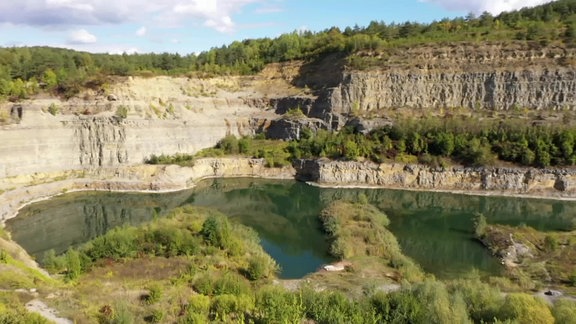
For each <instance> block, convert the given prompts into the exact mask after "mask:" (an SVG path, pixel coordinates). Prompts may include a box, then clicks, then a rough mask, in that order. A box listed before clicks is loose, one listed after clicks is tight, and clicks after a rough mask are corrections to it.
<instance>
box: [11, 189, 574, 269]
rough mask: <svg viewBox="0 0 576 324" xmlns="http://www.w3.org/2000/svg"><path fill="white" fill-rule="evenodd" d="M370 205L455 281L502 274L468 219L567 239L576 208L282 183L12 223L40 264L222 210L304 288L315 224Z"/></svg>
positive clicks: (82, 196)
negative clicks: (338, 204)
mask: <svg viewBox="0 0 576 324" xmlns="http://www.w3.org/2000/svg"><path fill="white" fill-rule="evenodd" d="M360 194H363V195H366V196H367V197H368V199H369V201H370V202H371V203H373V204H374V205H376V206H377V207H378V208H380V209H381V210H382V211H384V212H385V213H386V214H387V215H388V217H389V218H390V220H391V225H390V229H391V230H392V232H393V233H394V234H395V235H396V237H397V238H398V241H399V242H400V244H401V246H402V248H403V250H404V253H405V254H406V255H408V256H410V257H412V258H413V259H414V260H415V261H416V262H418V263H419V264H420V265H421V266H422V267H423V269H424V270H425V271H427V272H430V273H433V274H435V275H436V276H437V277H440V278H455V277H460V276H464V275H466V274H467V273H468V272H470V271H473V270H474V271H479V272H480V273H482V274H497V273H499V271H500V269H501V266H500V264H499V263H498V260H496V259H495V258H494V257H492V256H491V255H490V254H489V253H488V251H487V250H486V249H485V248H483V247H482V246H481V245H480V244H478V243H477V242H476V241H475V240H473V238H472V218H473V216H474V214H475V213H477V212H480V213H483V214H484V215H485V216H486V217H487V219H488V221H489V222H496V223H502V224H510V225H519V224H526V225H528V226H532V227H535V228H537V229H540V230H557V229H565V228H568V227H569V226H571V224H572V219H573V218H574V215H576V202H570V201H555V200H545V199H520V198H514V197H491V196H468V195H457V194H449V193H435V192H414V191H401V190H385V189H324V188H317V187H312V186H308V185H306V184H304V183H300V182H296V181H286V180H282V181H279V180H263V179H212V180H206V181H203V182H201V183H200V184H199V185H198V186H197V187H196V188H194V189H191V190H185V191H180V192H175V193H163V194H142V193H109V192H81V193H69V194H65V195H62V196H58V197H55V198H53V199H50V200H47V201H43V202H39V203H35V204H32V205H29V206H26V207H25V208H23V209H22V210H21V211H20V213H19V215H18V216H17V217H16V218H14V219H11V220H9V221H8V222H7V229H8V230H9V231H10V232H11V233H12V238H13V239H14V240H15V241H16V242H18V243H19V244H20V245H22V246H23V247H24V248H25V249H26V250H27V251H28V252H29V253H30V254H31V255H33V256H35V257H36V258H41V257H42V256H43V254H44V252H46V251H48V250H50V249H54V250H55V251H56V252H57V253H58V252H64V251H65V250H66V249H67V248H68V247H70V246H75V245H78V244H81V243H83V242H86V241H88V240H90V239H92V238H94V237H96V236H98V235H102V234H103V233H105V232H106V231H108V230H110V229H111V228H113V227H116V226H119V225H122V224H132V225H137V224H139V223H142V222H145V221H147V220H150V219H152V217H154V216H160V217H161V216H162V215H165V214H166V213H167V212H168V211H170V210H171V209H173V208H176V207H179V206H183V205H186V204H193V205H199V206H208V207H212V208H216V209H218V210H220V211H221V212H223V213H224V214H226V215H228V216H229V217H230V218H231V219H233V220H235V221H238V222H240V223H242V224H244V225H247V226H250V227H252V228H254V229H255V230H256V231H257V232H258V233H259V235H260V238H261V240H262V245H263V247H264V249H265V250H266V251H267V252H268V253H269V254H270V255H272V257H273V258H275V259H276V261H277V262H278V263H279V264H280V266H281V267H282V272H281V274H280V276H281V277H283V278H300V277H302V276H304V275H306V274H307V273H310V272H313V271H315V270H317V269H318V268H319V267H320V266H321V265H322V264H323V263H326V262H330V260H331V259H330V257H329V256H328V255H327V249H328V244H327V242H326V241H325V239H324V236H323V234H322V232H321V231H320V224H319V222H318V214H319V212H320V210H321V209H322V208H323V207H324V206H325V205H326V204H327V203H329V202H331V201H333V200H336V199H357V197H358V196H359V195H360Z"/></svg>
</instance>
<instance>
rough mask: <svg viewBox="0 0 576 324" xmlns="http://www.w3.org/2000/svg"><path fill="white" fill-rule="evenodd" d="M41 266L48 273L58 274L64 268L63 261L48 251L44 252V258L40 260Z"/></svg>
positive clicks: (51, 250) (52, 251) (54, 253)
mask: <svg viewBox="0 0 576 324" xmlns="http://www.w3.org/2000/svg"><path fill="white" fill-rule="evenodd" d="M42 266H43V267H44V269H46V270H47V271H48V272H51V273H58V272H60V271H62V270H64V268H65V260H64V258H63V257H59V256H56V252H54V250H53V249H50V250H48V251H46V252H44V257H43V258H42Z"/></svg>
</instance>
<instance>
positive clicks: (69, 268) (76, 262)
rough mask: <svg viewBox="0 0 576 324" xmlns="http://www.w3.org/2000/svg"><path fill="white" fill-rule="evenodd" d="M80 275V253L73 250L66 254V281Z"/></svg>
mask: <svg viewBox="0 0 576 324" xmlns="http://www.w3.org/2000/svg"><path fill="white" fill-rule="evenodd" d="M81 273H82V261H81V258H80V253H79V252H78V251H76V250H74V249H70V250H68V252H66V279H68V280H74V279H76V278H78V277H79V276H80V274H81Z"/></svg>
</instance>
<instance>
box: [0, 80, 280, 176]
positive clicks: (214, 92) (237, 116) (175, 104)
mask: <svg viewBox="0 0 576 324" xmlns="http://www.w3.org/2000/svg"><path fill="white" fill-rule="evenodd" d="M217 81H218V82H224V81H223V80H215V81H213V82H217ZM233 81H234V80H233V79H232V81H230V82H233ZM232 86H234V85H233V84H232V85H228V84H218V85H214V84H211V83H210V82H209V81H203V80H194V79H191V80H189V79H185V78H165V77H159V78H155V79H139V78H136V79H128V80H126V81H125V82H123V83H119V84H117V85H116V86H115V88H114V89H113V91H114V98H115V100H112V101H110V98H108V97H109V96H103V95H89V94H86V96H85V97H86V98H87V99H86V98H85V99H80V98H73V99H71V100H69V101H60V100H58V99H57V98H50V99H36V100H31V101H27V102H23V103H21V104H19V105H17V107H16V106H14V107H16V108H17V109H15V110H16V111H17V112H18V111H20V112H21V113H20V116H21V118H17V119H18V122H17V123H12V124H10V125H4V126H2V125H0V138H2V141H1V142H0V179H3V178H8V177H17V176H25V175H33V174H36V173H51V172H63V171H68V170H82V169H91V168H100V167H116V166H120V165H129V164H137V163H142V162H143V161H144V159H145V158H148V157H149V156H150V155H152V154H157V155H159V154H175V153H190V154H192V153H195V152H197V151H198V150H200V149H203V148H206V147H210V146H213V145H215V144H216V143H217V142H218V141H219V140H220V139H222V138H223V137H224V136H226V135H228V134H233V135H250V134H253V132H254V127H253V125H251V124H250V121H251V119H252V116H253V115H258V114H261V115H264V116H266V117H267V118H268V119H272V118H271V117H268V116H267V114H266V112H264V111H263V110H262V107H260V106H251V105H249V104H247V103H246V102H247V100H245V99H244V98H242V96H243V95H245V93H244V92H241V91H240V90H234V91H232V90H230V91H225V90H222V89H228V88H227V87H232ZM220 88H222V89H220ZM202 91H204V92H202ZM200 94H204V95H203V96H202V95H200ZM51 105H55V106H57V107H58V113H56V114H54V115H53V114H51V113H50V112H49V111H48V107H49V106H51ZM5 106H8V107H7V108H5V107H2V106H0V109H3V108H4V109H10V108H9V105H5ZM120 110H123V111H126V116H121V115H120V114H118V113H117V111H120ZM16 114H18V113H16ZM270 116H277V115H275V114H274V113H273V112H272V113H270Z"/></svg>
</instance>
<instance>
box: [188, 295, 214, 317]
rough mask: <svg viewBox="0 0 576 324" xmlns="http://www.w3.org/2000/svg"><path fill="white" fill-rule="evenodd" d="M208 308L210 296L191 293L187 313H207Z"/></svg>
mask: <svg viewBox="0 0 576 324" xmlns="http://www.w3.org/2000/svg"><path fill="white" fill-rule="evenodd" d="M209 310H210V297H208V296H204V295H193V296H192V297H190V299H189V301H188V312H187V313H188V314H202V315H208V311H209Z"/></svg>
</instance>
